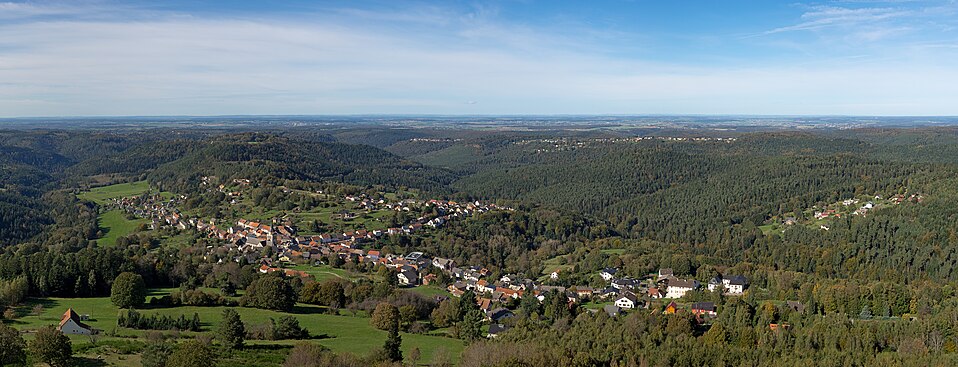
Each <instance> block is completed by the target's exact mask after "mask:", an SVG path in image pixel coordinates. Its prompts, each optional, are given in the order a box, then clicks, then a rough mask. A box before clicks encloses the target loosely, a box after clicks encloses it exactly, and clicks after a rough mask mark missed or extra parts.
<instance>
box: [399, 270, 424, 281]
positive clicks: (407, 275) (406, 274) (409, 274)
mask: <svg viewBox="0 0 958 367" xmlns="http://www.w3.org/2000/svg"><path fill="white" fill-rule="evenodd" d="M396 277H397V278H399V284H400V285H416V284H419V274H418V273H416V270H414V269H406V270H403V271H401V272H399V273H398V274H396Z"/></svg>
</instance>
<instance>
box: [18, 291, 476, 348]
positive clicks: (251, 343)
mask: <svg viewBox="0 0 958 367" xmlns="http://www.w3.org/2000/svg"><path fill="white" fill-rule="evenodd" d="M158 291H159V292H154V295H159V294H162V293H164V292H165V291H164V290H158ZM38 305H39V306H40V307H37V306H38ZM68 308H73V309H74V311H76V312H77V313H78V314H81V315H90V320H89V321H86V323H87V324H88V325H90V326H91V327H94V328H96V329H100V330H102V332H101V335H100V336H99V338H98V339H99V340H97V343H98V344H113V343H120V342H122V341H129V340H138V341H144V340H145V338H144V337H145V334H146V331H144V330H134V329H126V328H117V326H116V321H117V316H118V315H119V313H120V310H119V309H117V308H116V306H114V305H113V304H112V303H111V302H110V299H109V297H100V298H52V297H51V298H36V299H31V300H29V301H28V302H27V303H26V304H24V305H23V306H21V307H19V308H18V309H17V313H18V315H19V317H18V318H17V319H16V320H13V321H8V322H9V324H10V325H12V326H13V327H15V328H17V329H20V330H23V331H30V330H36V329H38V328H40V327H43V326H46V325H56V324H57V323H59V321H60V316H61V315H63V313H64V312H65V311H66V310H67V309H68ZM225 308H226V307H193V306H181V307H171V308H150V307H147V308H145V309H143V310H139V311H140V312H141V313H143V314H145V315H152V314H161V315H170V316H174V317H178V316H179V315H187V317H192V315H193V313H197V314H199V317H200V320H201V322H202V325H203V331H202V332H215V330H216V328H217V327H218V326H219V323H220V320H221V317H222V313H223V310H224V309H225ZM234 309H235V310H236V311H237V312H238V313H239V314H240V316H241V318H242V320H243V322H244V323H245V324H246V325H247V328H249V327H251V326H254V325H257V324H263V323H266V322H268V321H269V319H270V318H274V319H278V318H280V317H283V316H287V315H290V316H293V317H296V318H297V319H298V320H299V322H300V325H301V326H303V327H304V328H306V329H307V330H309V332H310V334H311V335H312V336H313V338H312V339H310V342H313V343H318V344H321V345H323V346H326V347H327V348H329V349H330V350H332V351H335V352H349V353H354V354H357V355H365V354H367V353H369V352H370V351H372V350H374V349H376V348H380V347H382V345H383V343H384V342H385V340H386V332H385V331H382V330H378V329H375V328H373V327H372V326H370V324H369V318H367V317H360V316H346V315H331V314H328V313H327V310H326V309H325V308H323V307H319V306H313V305H306V304H297V306H296V307H295V309H294V310H293V311H292V312H288V313H286V312H277V311H270V310H260V309H253V308H243V307H236V308H234ZM37 310H39V314H34V312H35V311H37ZM194 335H196V333H193V332H180V337H181V338H192V337H193V336H194ZM25 338H27V339H29V338H31V334H30V333H29V332H28V333H26V334H25ZM70 338H71V339H72V340H73V343H74V348H75V349H78V350H86V349H90V348H91V346H90V345H88V344H90V343H91V341H90V338H89V337H88V336H80V335H71V336H70ZM297 342H299V341H295V340H282V341H258V340H248V341H247V345H248V347H247V349H248V350H246V351H245V352H243V353H259V352H258V351H262V352H263V353H266V354H269V353H274V354H278V355H277V356H273V357H271V358H274V359H275V358H280V357H283V358H284V356H285V353H286V349H285V348H286V347H290V346H292V345H294V344H296V343H297ZM413 348H419V350H420V351H421V353H422V358H421V359H420V362H421V363H429V362H430V361H432V358H433V356H435V355H436V353H437V352H438V351H440V350H444V351H445V353H446V354H447V355H448V356H449V357H450V359H451V360H453V361H457V360H458V357H459V354H460V353H461V352H462V350H463V348H464V344H463V342H462V341H461V340H458V339H452V338H447V337H442V336H435V335H420V334H408V333H403V334H402V349H403V352H404V354H405V355H408V353H409V352H410V351H411V350H412V349H413ZM91 350H93V349H91ZM95 350H96V353H98V354H99V353H102V350H100V349H95ZM276 350H280V351H279V352H276ZM270 351H273V352H270ZM91 353H92V352H91ZM111 358H113V359H123V360H133V359H135V356H126V357H122V358H119V357H117V356H113V357H111ZM259 360H260V361H262V360H261V359H259ZM277 362H278V363H281V362H282V359H281V358H280V359H279V360H278V361H277ZM124 364H125V363H124Z"/></svg>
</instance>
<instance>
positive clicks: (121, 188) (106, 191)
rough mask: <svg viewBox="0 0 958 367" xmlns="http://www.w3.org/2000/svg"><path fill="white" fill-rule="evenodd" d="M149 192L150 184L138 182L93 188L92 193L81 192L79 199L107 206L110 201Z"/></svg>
mask: <svg viewBox="0 0 958 367" xmlns="http://www.w3.org/2000/svg"><path fill="white" fill-rule="evenodd" d="M147 191H150V184H149V183H147V182H146V181H137V182H130V183H122V184H116V185H109V186H101V187H97V188H93V189H91V190H90V191H86V192H81V193H80V194H78V195H77V197H78V198H80V200H86V201H92V202H94V203H97V204H106V203H108V202H109V201H110V199H114V198H121V197H127V196H134V195H139V194H142V193H144V192H147Z"/></svg>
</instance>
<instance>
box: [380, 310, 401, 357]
mask: <svg viewBox="0 0 958 367" xmlns="http://www.w3.org/2000/svg"><path fill="white" fill-rule="evenodd" d="M390 306H392V305H390ZM392 308H393V309H395V308H396V307H395V306H393V307H392ZM401 347H402V336H400V335H399V311H398V310H396V311H395V315H394V316H393V317H391V321H390V323H389V335H388V336H386V343H385V344H384V345H383V350H384V351H385V352H386V358H387V359H389V360H390V361H393V362H399V361H402V350H401V349H400V348H401Z"/></svg>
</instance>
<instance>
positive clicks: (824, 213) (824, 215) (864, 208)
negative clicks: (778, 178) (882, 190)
mask: <svg viewBox="0 0 958 367" xmlns="http://www.w3.org/2000/svg"><path fill="white" fill-rule="evenodd" d="M924 199H925V197H924V196H923V195H921V194H918V193H913V194H911V195H909V196H905V195H903V194H898V195H895V196H892V197H891V198H889V199H888V202H890V203H892V204H901V203H903V202H905V201H910V202H914V203H921V202H922V201H924ZM879 200H882V197H881V196H880V195H875V198H874V200H868V201H867V202H865V203H864V204H861V205H860V206H859V203H860V202H861V201H860V200H859V199H845V200H842V201H841V205H842V206H844V207H849V206H858V208H857V209H855V210H854V211H852V212H851V214H852V215H860V216H864V215H867V214H868V213H869V212H870V211H872V210H874V209H875V208H876V207H877V206H878V203H876V201H879ZM813 215H814V217H815V219H828V218H841V217H843V216H844V215H845V214H844V213H843V212H842V211H839V210H837V209H828V208H826V209H822V210H820V211H815V212H814V213H813ZM784 223H785V224H786V225H792V224H795V223H797V220H796V219H795V218H793V217H789V218H785V220H784ZM822 229H825V230H827V229H828V227H827V226H824V225H822Z"/></svg>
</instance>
